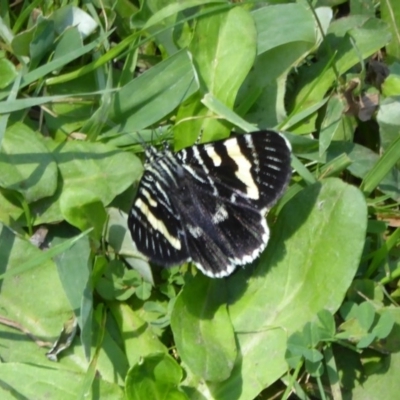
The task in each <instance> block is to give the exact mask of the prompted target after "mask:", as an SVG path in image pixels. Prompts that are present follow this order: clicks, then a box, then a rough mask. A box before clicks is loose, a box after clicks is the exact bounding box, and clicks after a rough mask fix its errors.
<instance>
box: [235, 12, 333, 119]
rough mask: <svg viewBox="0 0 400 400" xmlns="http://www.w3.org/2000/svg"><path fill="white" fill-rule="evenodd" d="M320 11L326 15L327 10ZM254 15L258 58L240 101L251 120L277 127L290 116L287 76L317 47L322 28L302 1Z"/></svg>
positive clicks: (325, 23)
mask: <svg viewBox="0 0 400 400" xmlns="http://www.w3.org/2000/svg"><path fill="white" fill-rule="evenodd" d="M316 11H317V12H318V11H319V12H320V13H321V14H324V11H326V10H325V9H317V10H316ZM329 11H330V10H329ZM330 13H331V11H330ZM328 14H329V13H328ZM252 16H253V17H254V20H255V23H256V27H257V33H258V38H257V51H258V57H257V59H256V62H255V64H254V67H253V68H252V70H251V71H250V73H249V75H248V76H247V78H246V80H245V82H244V84H243V85H242V87H241V89H240V95H239V96H238V100H237V104H239V110H240V113H242V110H243V109H244V110H246V111H245V112H246V114H247V115H246V119H247V120H249V121H251V122H254V123H256V124H257V125H259V126H260V127H273V126H276V125H278V124H279V123H281V122H282V120H284V118H285V117H286V109H285V104H284V97H285V92H286V83H287V82H286V79H287V75H288V74H289V72H290V70H291V68H292V67H293V66H295V65H297V64H299V63H300V62H301V60H303V59H304V58H305V57H306V56H307V55H308V54H309V52H310V51H311V50H312V49H313V48H314V47H315V45H316V43H317V40H318V39H317V36H318V35H317V34H316V33H317V32H319V28H318V27H317V25H316V22H315V19H314V16H313V14H312V12H311V11H310V10H309V9H308V8H306V7H304V6H303V5H301V4H277V5H273V6H269V7H262V8H258V9H256V10H254V11H253V12H252ZM327 17H328V18H323V22H322V25H323V29H324V30H326V29H327V26H328V24H329V21H330V18H331V16H327ZM277 20H279V21H280V23H279V24H276V23H275V21H277ZM244 110H243V111H244Z"/></svg>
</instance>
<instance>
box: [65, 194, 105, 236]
mask: <svg viewBox="0 0 400 400" xmlns="http://www.w3.org/2000/svg"><path fill="white" fill-rule="evenodd" d="M60 210H61V213H62V215H63V217H64V218H65V220H66V221H68V222H69V223H70V224H71V225H73V226H76V227H77V228H79V229H80V230H81V231H85V230H86V229H89V228H93V231H92V232H91V236H92V237H93V238H95V239H97V240H100V237H101V235H102V233H103V226H104V223H105V222H106V218H107V213H106V211H105V209H104V205H103V204H102V202H101V201H100V199H99V198H98V197H97V196H96V195H95V194H93V192H91V191H89V190H87V189H86V188H79V189H78V188H77V187H75V188H71V189H66V190H63V192H62V193H61V197H60Z"/></svg>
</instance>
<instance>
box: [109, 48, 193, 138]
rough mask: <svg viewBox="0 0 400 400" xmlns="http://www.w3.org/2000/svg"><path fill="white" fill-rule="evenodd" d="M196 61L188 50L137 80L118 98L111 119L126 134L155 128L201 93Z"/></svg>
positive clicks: (120, 93)
mask: <svg viewBox="0 0 400 400" xmlns="http://www.w3.org/2000/svg"><path fill="white" fill-rule="evenodd" d="M197 88H198V86H197V82H196V78H195V73H194V70H193V65H192V61H191V59H190V56H189V53H188V52H187V51H186V50H181V51H179V52H178V53H176V54H174V55H173V56H172V57H170V58H168V59H166V60H164V61H163V62H161V63H159V64H157V65H156V66H154V67H153V68H151V69H149V70H148V71H146V72H145V73H144V74H142V75H140V76H139V77H138V78H136V79H133V80H132V81H131V82H130V83H128V84H127V85H125V86H124V87H123V88H121V89H120V91H119V92H118V93H117V94H116V95H115V98H114V101H113V105H112V113H111V115H110V118H111V119H112V120H113V121H114V122H116V123H118V124H119V130H120V131H123V132H129V131H135V130H140V129H143V128H146V127H148V126H151V125H152V124H154V123H155V122H157V121H159V120H161V119H162V118H163V117H165V116H166V115H167V114H169V113H170V112H171V111H173V110H174V109H175V108H176V107H177V106H178V105H179V104H180V103H181V102H182V101H184V100H185V99H186V98H187V97H189V96H190V95H191V94H193V93H194V92H195V91H196V90H197Z"/></svg>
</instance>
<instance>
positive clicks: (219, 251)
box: [128, 130, 291, 278]
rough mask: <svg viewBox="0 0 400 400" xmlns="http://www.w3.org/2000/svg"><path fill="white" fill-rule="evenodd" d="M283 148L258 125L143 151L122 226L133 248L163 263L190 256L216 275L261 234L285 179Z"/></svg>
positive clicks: (251, 255) (262, 240) (261, 240)
mask: <svg viewBox="0 0 400 400" xmlns="http://www.w3.org/2000/svg"><path fill="white" fill-rule="evenodd" d="M290 151H291V149H290V145H289V143H288V142H287V141H286V139H284V138H283V136H281V135H280V134H279V133H277V132H274V131H270V130H266V131H259V132H252V133H247V134H243V135H239V136H235V137H231V138H229V139H224V140H219V141H216V142H213V143H208V144H200V145H195V146H191V147H188V148H185V149H183V150H180V151H178V152H177V153H173V152H172V151H171V150H169V149H168V148H167V147H165V148H164V150H161V151H158V150H157V149H155V148H154V147H151V146H149V147H148V148H146V150H145V153H146V162H145V165H144V174H143V176H142V179H141V181H140V184H139V187H138V191H137V197H136V199H135V201H134V203H133V206H132V209H131V210H130V213H129V218H128V226H129V229H130V232H131V235H132V239H133V241H134V242H135V244H136V247H137V249H138V251H139V252H140V253H142V254H143V255H144V256H145V257H147V258H148V260H149V261H151V262H153V263H155V264H157V265H160V266H164V267H168V266H173V265H178V264H182V263H184V262H186V261H193V262H194V264H195V265H196V266H197V267H198V268H199V269H200V270H201V271H202V272H203V273H204V274H206V275H208V276H210V277H217V278H221V277H224V276H227V275H229V274H231V273H232V271H233V270H234V269H235V268H236V267H237V266H239V265H243V264H247V263H249V262H251V261H253V260H254V259H255V258H256V257H258V255H259V254H260V253H261V252H262V251H263V250H264V248H265V246H266V245H267V242H268V239H269V229H268V226H267V222H266V220H265V214H266V212H267V211H268V210H269V209H270V208H271V206H272V205H273V204H274V203H275V202H276V201H277V200H278V199H279V198H280V196H281V195H282V194H283V192H284V190H285V188H286V186H287V185H288V182H289V180H290V176H291V167H290Z"/></svg>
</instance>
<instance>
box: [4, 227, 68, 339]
mask: <svg viewBox="0 0 400 400" xmlns="http://www.w3.org/2000/svg"><path fill="white" fill-rule="evenodd" d="M1 228H2V229H1V231H0V260H1V261H0V271H1V273H5V272H11V273H12V272H13V270H14V269H16V268H20V267H21V265H24V264H26V263H27V262H32V261H35V259H39V258H40V257H41V256H42V255H43V254H44V252H43V251H42V250H39V249H38V248H36V247H35V246H33V245H32V244H31V243H30V242H28V241H26V240H22V239H20V238H19V237H17V236H14V234H13V233H11V231H9V230H8V229H7V228H4V227H1ZM0 307H1V309H2V310H3V314H4V313H5V315H7V318H9V319H11V320H13V321H15V322H18V323H20V324H21V325H22V326H23V327H25V328H26V329H28V330H29V331H30V332H31V333H33V334H34V335H37V336H40V335H43V336H44V337H47V338H51V337H56V336H57V335H58V333H59V331H60V330H61V328H62V326H63V324H64V321H66V320H68V319H69V318H70V317H71V314H72V308H71V306H70V304H69V302H68V300H67V297H66V296H65V294H64V291H63V289H62V286H61V282H60V280H59V277H58V274H57V269H56V267H55V265H54V263H53V261H51V259H49V258H47V260H42V261H41V263H40V264H39V265H37V266H36V268H35V269H30V270H27V271H25V272H22V271H21V272H19V273H18V274H17V275H8V276H7V275H6V276H5V277H4V279H3V280H2V281H1V296H0Z"/></svg>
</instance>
